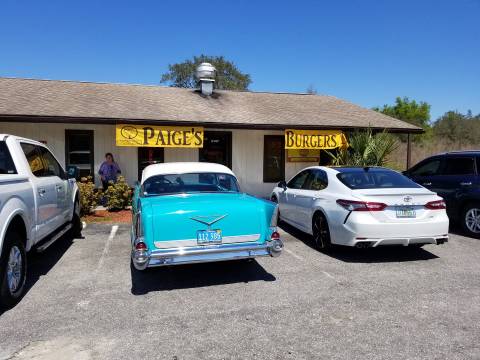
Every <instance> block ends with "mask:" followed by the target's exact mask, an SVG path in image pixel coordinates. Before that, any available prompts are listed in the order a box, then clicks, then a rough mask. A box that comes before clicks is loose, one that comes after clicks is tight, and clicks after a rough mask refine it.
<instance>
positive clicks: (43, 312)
mask: <svg viewBox="0 0 480 360" xmlns="http://www.w3.org/2000/svg"><path fill="white" fill-rule="evenodd" d="M282 235H283V238H284V240H285V243H286V247H285V252H284V254H282V256H281V257H280V258H276V259H272V258H262V259H258V260H256V261H253V262H225V263H212V264H200V265H189V266H181V267H171V268H159V269H154V270H152V271H148V272H147V273H137V272H134V271H132V270H131V268H130V263H129V251H130V249H129V229H128V227H127V226H125V225H120V226H117V225H114V226H112V225H106V224H101V225H89V226H88V227H87V228H86V229H85V230H84V238H83V239H75V240H73V241H69V240H68V239H64V240H63V241H62V242H61V243H58V244H55V245H54V246H53V247H52V248H50V249H48V250H47V252H46V253H44V254H42V255H41V256H40V255H35V256H32V257H31V258H30V275H31V276H30V278H29V280H28V288H29V290H28V292H27V294H26V296H25V298H24V299H23V300H22V301H21V302H20V304H18V305H17V306H16V307H15V308H14V309H12V310H9V311H7V312H5V313H3V314H1V315H0V359H24V358H32V357H35V356H36V357H35V358H38V359H68V358H80V359H91V358H92V359H97V358H100V359H103V358H105V359H131V358H134V357H136V358H162V359H203V358H212V359H223V358H225V359H230V358H237V359H245V358H250V359H251V358H253V359H280V358H281V359H283V358H286V359H303V358H329V359H353V358H368V359H447V358H448V359H478V358H480V344H479V342H478V339H480V262H479V258H480V240H475V239H471V238H466V237H462V236H459V235H451V238H450V242H449V243H448V244H446V245H443V246H433V245H428V246H425V247H424V248H422V249H409V248H393V247H392V248H383V249H367V250H358V249H336V250H335V251H334V252H332V253H329V254H323V253H320V252H318V251H316V250H314V249H312V248H311V247H310V242H309V238H308V237H307V236H306V235H304V234H301V233H299V232H296V231H294V230H293V229H291V228H288V227H285V228H284V229H283V230H282Z"/></svg>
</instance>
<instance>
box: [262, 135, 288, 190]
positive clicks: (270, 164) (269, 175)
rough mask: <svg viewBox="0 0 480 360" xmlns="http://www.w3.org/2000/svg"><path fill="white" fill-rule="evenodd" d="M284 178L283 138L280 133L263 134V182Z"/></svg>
mask: <svg viewBox="0 0 480 360" xmlns="http://www.w3.org/2000/svg"><path fill="white" fill-rule="evenodd" d="M284 179H285V138H284V137H283V136H282V135H265V137H264V141H263V182H265V183H269V182H278V181H282V180H284Z"/></svg>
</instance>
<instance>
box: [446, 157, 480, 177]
mask: <svg viewBox="0 0 480 360" xmlns="http://www.w3.org/2000/svg"><path fill="white" fill-rule="evenodd" d="M445 160H446V161H445V170H444V171H443V173H444V174H445V175H474V174H475V161H474V159H473V157H447V158H446V159H445Z"/></svg>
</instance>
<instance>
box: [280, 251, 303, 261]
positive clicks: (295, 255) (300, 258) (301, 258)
mask: <svg viewBox="0 0 480 360" xmlns="http://www.w3.org/2000/svg"><path fill="white" fill-rule="evenodd" d="M284 250H285V251H286V252H287V253H289V254H290V255H292V256H293V257H294V258H295V259H298V260H303V257H301V256H300V255H297V254H295V253H294V252H293V251H291V250H288V249H284Z"/></svg>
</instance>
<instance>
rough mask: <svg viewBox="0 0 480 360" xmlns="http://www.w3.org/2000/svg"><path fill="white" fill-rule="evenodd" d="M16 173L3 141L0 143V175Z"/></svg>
mask: <svg viewBox="0 0 480 360" xmlns="http://www.w3.org/2000/svg"><path fill="white" fill-rule="evenodd" d="M16 173H17V169H16V168H15V164H14V163H13V160H12V156H11V155H10V151H9V150H8V146H7V144H6V143H5V141H0V175H2V174H16Z"/></svg>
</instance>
